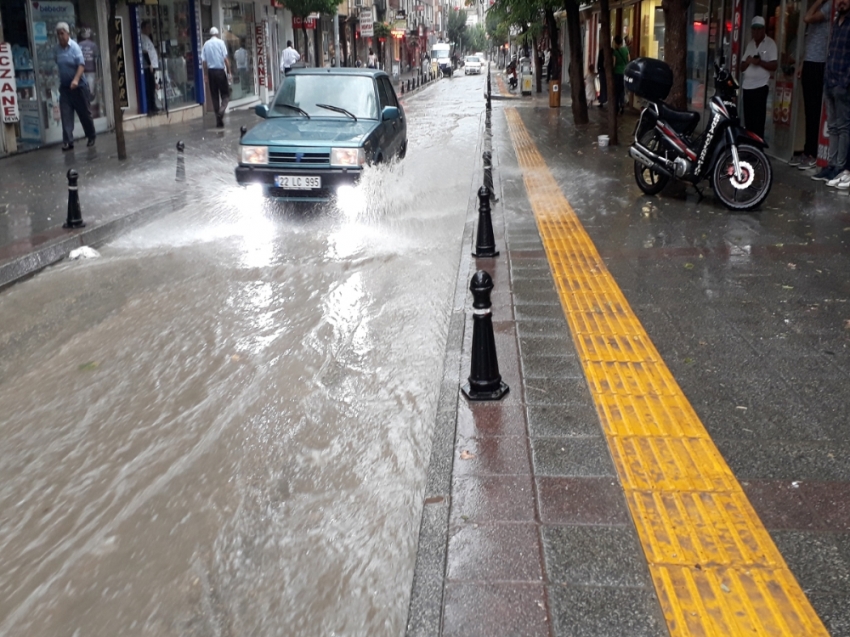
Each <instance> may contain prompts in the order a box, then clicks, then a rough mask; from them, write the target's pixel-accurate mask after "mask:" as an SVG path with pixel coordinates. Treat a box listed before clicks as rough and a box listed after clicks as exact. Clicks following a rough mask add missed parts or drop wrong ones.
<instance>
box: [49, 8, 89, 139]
mask: <svg viewBox="0 0 850 637" xmlns="http://www.w3.org/2000/svg"><path fill="white" fill-rule="evenodd" d="M56 39H57V41H58V42H59V43H58V44H57V45H56V48H55V49H54V53H53V56H54V59H55V61H56V66H57V67H58V70H59V112H60V113H61V117H62V141H63V142H64V143H63V144H62V150H73V148H74V113H76V114H77V116H78V117H79V118H80V123H81V124H82V125H83V131H84V132H85V134H86V138H87V139H88V140H89V141H88V144H86V145H87V146H94V140H95V138H96V137H97V134H96V133H95V131H94V121H93V120H92V117H91V110H89V87H88V85H87V84H86V81H85V79H84V78H83V73H84V72H85V70H86V61H85V58H84V57H83V51H82V49H80V45H79V44H77V43H76V42H74V41H73V40H72V39H71V30H70V27H69V26H68V23H67V22H60V23H58V24H57V25H56Z"/></svg>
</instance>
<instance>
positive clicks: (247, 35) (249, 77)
mask: <svg viewBox="0 0 850 637" xmlns="http://www.w3.org/2000/svg"><path fill="white" fill-rule="evenodd" d="M221 8H222V13H223V16H224V23H223V24H224V29H222V35H221V38H222V40H224V43H225V44H226V45H227V53H228V55H229V56H230V68H231V69H232V73H233V85H232V86H231V94H230V99H232V100H238V99H240V98H242V97H248V96H251V95H255V94H256V92H257V91H256V86H255V82H254V57H255V56H254V49H255V47H254V5H253V4H245V3H241V2H224V3H222V5H221Z"/></svg>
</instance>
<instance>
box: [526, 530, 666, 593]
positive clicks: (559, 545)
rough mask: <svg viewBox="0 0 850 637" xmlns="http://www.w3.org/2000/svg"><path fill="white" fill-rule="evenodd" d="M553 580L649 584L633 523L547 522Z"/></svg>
mask: <svg viewBox="0 0 850 637" xmlns="http://www.w3.org/2000/svg"><path fill="white" fill-rule="evenodd" d="M542 533H543V554H544V556H545V560H546V576H547V578H548V580H549V581H550V582H559V583H562V584H571V585H579V586H647V585H649V584H650V579H649V571H648V569H647V567H646V561H645V559H644V556H643V551H642V550H641V546H640V543H639V542H638V540H637V535H636V533H635V530H634V527H633V526H632V525H626V526H544V527H543V529H542Z"/></svg>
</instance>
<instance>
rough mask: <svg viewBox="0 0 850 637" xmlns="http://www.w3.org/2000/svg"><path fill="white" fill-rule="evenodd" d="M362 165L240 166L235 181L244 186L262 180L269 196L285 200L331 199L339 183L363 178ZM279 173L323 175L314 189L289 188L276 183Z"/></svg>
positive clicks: (307, 175)
mask: <svg viewBox="0 0 850 637" xmlns="http://www.w3.org/2000/svg"><path fill="white" fill-rule="evenodd" d="M362 172H363V169H362V168H327V167H322V168H314V169H307V170H303V169H301V170H298V169H293V168H282V167H274V166H237V167H236V182H237V183H238V184H240V185H242V186H249V185H252V184H260V185H261V186H263V190H264V191H265V193H266V194H267V195H268V196H269V197H274V198H276V199H282V200H284V201H328V200H330V199H331V198H332V197H333V196H334V195H335V194H336V190H337V188H338V187H339V186H352V185H354V184H356V183H357V181H358V180H359V179H360V175H361V173H362ZM277 176H298V177H321V179H322V187H321V188H315V189H311V190H286V189H283V188H278V187H276V186H275V177H277Z"/></svg>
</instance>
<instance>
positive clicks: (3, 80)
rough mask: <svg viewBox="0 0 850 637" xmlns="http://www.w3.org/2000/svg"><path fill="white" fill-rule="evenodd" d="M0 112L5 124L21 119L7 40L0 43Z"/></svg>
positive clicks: (13, 69) (9, 45) (13, 67)
mask: <svg viewBox="0 0 850 637" xmlns="http://www.w3.org/2000/svg"><path fill="white" fill-rule="evenodd" d="M0 113H2V115H3V123H5V124H14V123H15V122H18V121H20V119H21V115H20V113H19V112H18V85H17V82H15V65H14V63H13V62H12V45H11V44H9V43H8V42H4V43H3V44H0Z"/></svg>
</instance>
